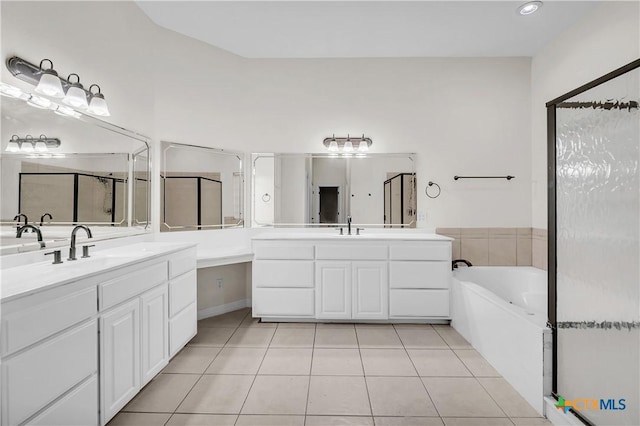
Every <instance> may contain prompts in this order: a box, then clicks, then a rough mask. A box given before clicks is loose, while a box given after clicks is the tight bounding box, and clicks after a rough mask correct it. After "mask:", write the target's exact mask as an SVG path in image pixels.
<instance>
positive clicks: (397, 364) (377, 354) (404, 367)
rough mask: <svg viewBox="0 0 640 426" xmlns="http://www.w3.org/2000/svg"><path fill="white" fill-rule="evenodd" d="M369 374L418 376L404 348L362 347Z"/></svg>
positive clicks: (364, 363)
mask: <svg viewBox="0 0 640 426" xmlns="http://www.w3.org/2000/svg"><path fill="white" fill-rule="evenodd" d="M360 354H361V355H362V365H363V366H364V374H365V375H367V376H417V375H418V373H416V369H415V368H413V364H412V363H411V360H410V359H409V356H407V352H406V351H405V350H404V349H360Z"/></svg>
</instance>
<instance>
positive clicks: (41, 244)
mask: <svg viewBox="0 0 640 426" xmlns="http://www.w3.org/2000/svg"><path fill="white" fill-rule="evenodd" d="M27 229H33V232H35V233H36V234H37V235H38V242H39V243H40V248H45V247H46V245H45V243H44V241H42V232H40V229H38V228H36V227H35V226H33V225H23V226H21V227H19V228H18V233H17V234H16V238H21V237H22V234H23V233H24V232H25V231H26V230H27Z"/></svg>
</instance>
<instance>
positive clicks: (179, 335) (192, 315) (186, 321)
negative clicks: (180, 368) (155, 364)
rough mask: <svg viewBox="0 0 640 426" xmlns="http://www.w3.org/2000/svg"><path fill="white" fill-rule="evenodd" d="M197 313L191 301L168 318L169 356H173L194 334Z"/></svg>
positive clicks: (196, 324)
mask: <svg viewBox="0 0 640 426" xmlns="http://www.w3.org/2000/svg"><path fill="white" fill-rule="evenodd" d="M197 326H198V313H197V311H196V304H195V303H192V304H191V305H189V306H188V307H186V308H184V309H183V310H182V311H180V312H179V313H178V314H177V315H176V316H174V317H173V318H171V319H170V320H169V358H171V357H172V356H174V355H175V354H176V353H177V352H178V351H179V350H180V349H182V348H183V347H184V345H186V344H187V342H189V340H191V338H192V337H193V336H195V335H196V331H197Z"/></svg>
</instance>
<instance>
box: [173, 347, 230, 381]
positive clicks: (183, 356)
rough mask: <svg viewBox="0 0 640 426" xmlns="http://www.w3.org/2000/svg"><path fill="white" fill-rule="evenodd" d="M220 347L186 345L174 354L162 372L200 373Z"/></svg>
mask: <svg viewBox="0 0 640 426" xmlns="http://www.w3.org/2000/svg"><path fill="white" fill-rule="evenodd" d="M221 349H222V348H215V347H196V346H186V347H185V348H184V349H182V350H181V351H180V353H178V355H176V356H175V357H174V358H173V359H172V360H171V362H169V365H167V366H166V367H165V368H164V370H162V372H163V373H182V374H189V373H190V374H202V373H204V370H206V369H207V367H208V366H209V364H211V361H213V359H214V358H215V357H216V355H218V352H220V350H221Z"/></svg>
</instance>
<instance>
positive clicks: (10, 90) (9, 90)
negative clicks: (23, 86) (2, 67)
mask: <svg viewBox="0 0 640 426" xmlns="http://www.w3.org/2000/svg"><path fill="white" fill-rule="evenodd" d="M0 95H3V96H8V97H10V98H19V97H20V95H22V90H20V89H18V88H17V87H14V86H11V85H9V84H5V83H0Z"/></svg>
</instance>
